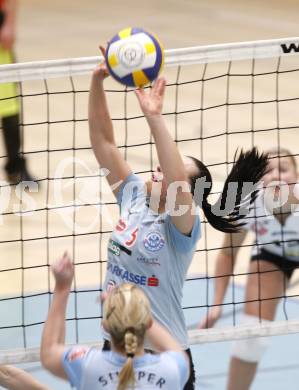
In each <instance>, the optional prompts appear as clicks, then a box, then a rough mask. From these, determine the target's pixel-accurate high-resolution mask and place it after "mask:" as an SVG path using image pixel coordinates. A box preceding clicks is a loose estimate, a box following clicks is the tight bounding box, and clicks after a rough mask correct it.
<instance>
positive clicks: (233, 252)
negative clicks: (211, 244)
mask: <svg viewBox="0 0 299 390" xmlns="http://www.w3.org/2000/svg"><path fill="white" fill-rule="evenodd" d="M246 234H247V231H246V230H243V231H241V232H240V233H234V234H225V236H224V240H223V243H222V249H221V250H220V252H219V253H218V256H217V260H216V268H215V287H214V299H213V307H212V308H210V309H209V313H208V314H207V315H206V316H205V318H204V319H203V320H202V321H201V323H200V325H199V328H211V327H212V326H214V324H215V322H216V321H217V320H218V319H219V318H220V316H221V313H222V306H221V305H222V303H223V301H224V296H225V293H226V290H227V286H228V284H229V281H230V277H231V275H232V274H233V270H234V266H235V262H236V257H237V254H238V252H239V249H240V246H241V244H242V242H243V241H244V239H245V237H246Z"/></svg>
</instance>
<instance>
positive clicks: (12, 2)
mask: <svg viewBox="0 0 299 390" xmlns="http://www.w3.org/2000/svg"><path fill="white" fill-rule="evenodd" d="M3 11H4V14H5V19H4V23H3V25H2V27H1V29H0V43H1V46H2V47H3V48H4V49H8V50H9V49H12V48H13V45H14V43H15V38H16V14H17V0H5V1H4V5H3Z"/></svg>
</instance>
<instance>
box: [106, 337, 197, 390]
mask: <svg viewBox="0 0 299 390" xmlns="http://www.w3.org/2000/svg"><path fill="white" fill-rule="evenodd" d="M110 349H111V344H110V341H108V340H104V344H103V351H110ZM147 352H151V353H153V352H152V351H147ZM185 352H186V354H187V355H188V357H189V362H190V375H189V378H188V381H187V383H186V384H185V387H184V390H194V389H195V370H194V364H193V359H192V354H191V351H190V348H188V349H186V351H185Z"/></svg>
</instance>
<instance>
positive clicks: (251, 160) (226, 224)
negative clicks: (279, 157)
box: [189, 147, 268, 233]
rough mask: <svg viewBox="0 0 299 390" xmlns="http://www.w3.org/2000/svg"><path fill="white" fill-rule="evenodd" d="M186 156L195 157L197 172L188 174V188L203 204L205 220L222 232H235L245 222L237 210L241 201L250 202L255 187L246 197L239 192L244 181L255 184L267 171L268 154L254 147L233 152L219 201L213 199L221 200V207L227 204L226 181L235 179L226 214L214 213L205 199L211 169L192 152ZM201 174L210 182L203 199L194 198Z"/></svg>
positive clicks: (197, 201)
mask: <svg viewBox="0 0 299 390" xmlns="http://www.w3.org/2000/svg"><path fill="white" fill-rule="evenodd" d="M189 158H191V159H192V160H193V161H194V163H195V165H196V166H197V168H198V174H197V175H194V176H192V177H191V178H190V185H191V189H190V191H191V193H192V195H193V197H194V201H195V203H196V204H197V205H200V206H201V207H202V209H203V212H204V214H205V216H206V218H207V220H208V222H209V223H210V224H211V225H212V226H213V227H214V228H215V229H217V230H220V231H222V232H225V233H235V232H238V231H239V230H240V228H241V227H242V226H243V225H244V223H242V222H238V221H239V220H240V219H242V218H243V217H244V214H241V213H240V212H239V211H240V207H241V206H242V205H243V204H244V202H245V203H246V202H247V203H249V204H251V203H253V202H254V200H255V198H256V197H257V194H258V190H257V189H254V190H253V191H252V192H251V193H250V194H249V197H248V194H246V193H243V192H242V190H243V183H245V182H250V183H253V184H254V185H256V184H257V183H258V182H259V181H260V180H261V179H262V177H263V176H264V175H265V174H266V173H267V166H268V161H267V160H268V154H266V153H258V150H257V149H256V148H255V147H254V148H252V149H251V150H250V151H247V152H243V150H241V152H240V153H239V155H238V157H237V152H236V153H235V157H234V161H235V162H234V165H233V167H232V170H231V172H230V174H229V175H228V177H227V179H226V181H225V183H224V187H223V190H222V194H221V195H220V197H219V199H218V201H217V202H216V203H215V205H216V204H219V203H220V209H222V208H223V206H224V205H225V204H226V198H227V195H228V188H229V184H230V183H237V192H236V200H235V204H234V207H233V208H232V209H231V210H229V212H228V213H227V215H224V216H218V215H215V214H214V213H213V212H212V207H213V206H214V205H213V206H212V205H211V204H210V203H209V202H208V200H207V198H208V196H209V194H210V192H211V189H212V176H211V173H210V171H209V170H208V168H207V167H206V166H205V165H204V164H203V163H202V162H201V161H200V160H197V159H196V158H194V157H191V156H189ZM202 177H205V181H206V182H208V183H210V186H209V187H208V188H207V187H205V188H204V191H203V196H202V200H199V199H196V194H195V189H196V185H197V184H196V183H197V182H198V179H200V178H202ZM194 195H195V196H194ZM200 201H201V204H200Z"/></svg>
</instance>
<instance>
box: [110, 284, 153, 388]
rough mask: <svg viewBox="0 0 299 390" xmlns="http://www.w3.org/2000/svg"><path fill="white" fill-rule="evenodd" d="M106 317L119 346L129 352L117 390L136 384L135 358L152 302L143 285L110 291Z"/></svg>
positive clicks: (121, 287)
mask: <svg viewBox="0 0 299 390" xmlns="http://www.w3.org/2000/svg"><path fill="white" fill-rule="evenodd" d="M104 320H105V321H106V324H107V329H108V331H109V333H110V335H111V338H112V342H113V345H114V346H115V347H116V349H117V350H119V351H121V352H122V353H124V354H126V355H127V360H126V362H125V364H124V366H123V367H122V369H121V372H120V374H119V383H118V387H117V390H125V389H127V388H128V386H130V387H134V385H135V373H134V367H133V358H134V356H135V354H136V352H137V350H138V348H140V347H142V346H143V342H144V336H145V331H146V329H147V326H148V324H149V322H150V320H151V310H150V303H149V301H148V299H147V297H146V296H145V294H144V293H143V291H142V290H141V289H139V288H138V287H137V286H135V285H131V284H127V283H126V284H122V285H120V286H118V287H116V288H115V289H113V290H112V291H111V293H110V294H109V295H108V297H107V299H106V301H105V304H104Z"/></svg>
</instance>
